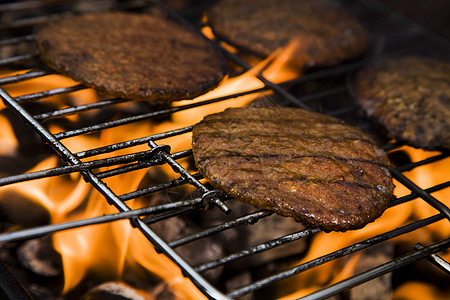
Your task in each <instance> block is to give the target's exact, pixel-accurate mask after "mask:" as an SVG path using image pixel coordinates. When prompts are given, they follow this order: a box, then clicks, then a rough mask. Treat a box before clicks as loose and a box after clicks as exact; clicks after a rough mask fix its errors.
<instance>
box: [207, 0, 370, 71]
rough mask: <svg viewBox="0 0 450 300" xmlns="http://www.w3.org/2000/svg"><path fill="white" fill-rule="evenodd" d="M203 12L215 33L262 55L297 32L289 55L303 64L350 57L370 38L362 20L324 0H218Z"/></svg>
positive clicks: (359, 50) (337, 60)
mask: <svg viewBox="0 0 450 300" xmlns="http://www.w3.org/2000/svg"><path fill="white" fill-rule="evenodd" d="M207 17H208V22H209V23H210V25H211V28H212V30H213V32H214V33H215V34H216V35H217V36H219V37H222V38H223V39H225V40H228V41H229V42H231V43H232V44H233V45H235V46H237V47H239V48H241V49H244V50H248V51H252V52H253V53H255V54H257V55H260V56H263V57H266V56H268V55H270V54H271V53H273V52H274V51H275V50H276V49H277V48H280V47H283V46H286V45H287V44H288V43H289V42H290V41H292V40H293V39H294V38H297V39H298V40H299V45H298V48H297V49H296V51H295V52H294V54H293V55H292V58H291V59H292V60H293V61H294V62H296V63H298V64H299V65H300V66H302V67H303V66H314V65H334V64H337V63H339V62H341V61H343V60H349V59H354V58H355V57H358V56H360V55H361V54H362V53H364V52H365V51H366V49H367V48H368V44H369V37H368V34H367V32H366V31H365V30H364V29H363V27H362V26H361V25H360V23H359V22H358V21H357V20H356V19H355V18H354V17H352V16H351V15H350V14H348V13H347V12H346V11H345V10H344V9H343V8H341V7H340V6H338V5H336V4H335V3H332V2H330V1H326V0H301V1H300V0H283V1H276V0H220V1H219V2H218V3H217V4H216V5H214V6H213V7H212V8H211V9H210V10H209V11H208V12H207Z"/></svg>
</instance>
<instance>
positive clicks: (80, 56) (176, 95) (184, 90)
mask: <svg viewBox="0 0 450 300" xmlns="http://www.w3.org/2000/svg"><path fill="white" fill-rule="evenodd" d="M37 45H38V48H39V50H40V54H41V58H42V60H43V61H44V62H46V63H47V64H48V65H49V66H50V67H52V68H53V69H55V70H57V71H59V72H61V73H63V74H66V75H68V76H70V77H72V78H74V79H75V80H77V81H80V82H82V83H84V84H86V85H87V86H90V87H93V88H96V89H98V90H99V91H101V92H104V93H106V94H110V95H114V96H118V97H124V98H133V99H139V100H150V101H153V102H158V103H166V102H172V101H173V100H182V99H190V98H194V97H196V96H198V95H200V94H202V93H204V92H206V91H208V90H210V89H212V88H213V87H215V86H216V85H217V84H218V83H219V82H220V81H221V80H222V79H223V77H224V76H225V74H226V60H225V57H224V56H223V55H222V54H221V52H220V51H219V50H218V49H216V48H215V47H214V46H213V44H212V43H211V42H210V41H208V40H207V39H205V38H203V37H202V36H201V35H199V34H196V33H194V32H191V31H188V30H187V29H185V28H183V27H182V26H180V25H178V24H176V23H174V22H172V21H169V20H167V19H163V18H162V17H156V16H150V15H138V14H131V13H119V12H109V13H98V14H86V15H80V16H71V17H66V18H63V19H60V20H58V21H55V22H51V23H49V24H47V25H45V26H44V27H43V28H41V29H40V30H39V31H38V33H37Z"/></svg>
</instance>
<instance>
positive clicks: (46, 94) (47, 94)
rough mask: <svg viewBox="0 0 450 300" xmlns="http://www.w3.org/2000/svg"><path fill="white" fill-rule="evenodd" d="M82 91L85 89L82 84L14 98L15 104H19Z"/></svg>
mask: <svg viewBox="0 0 450 300" xmlns="http://www.w3.org/2000/svg"><path fill="white" fill-rule="evenodd" d="M84 89H86V86H84V85H83V84H77V85H74V86H70V87H65V88H57V89H51V90H48V91H43V92H39V93H32V94H27V95H23V96H17V97H15V100H16V101H17V102H19V103H21V102H26V101H32V100H39V99H42V98H46V97H50V96H55V95H59V94H64V93H71V92H76V91H80V90H84Z"/></svg>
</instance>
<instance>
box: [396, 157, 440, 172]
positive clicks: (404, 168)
mask: <svg viewBox="0 0 450 300" xmlns="http://www.w3.org/2000/svg"><path fill="white" fill-rule="evenodd" d="M447 157H448V153H441V154H439V155H435V156H432V157H428V158H426V159H423V160H421V161H418V162H415V163H411V164H407V165H405V166H399V167H397V168H396V169H397V171H399V172H402V173H403V172H406V171H411V170H412V169H414V168H417V167H420V166H423V165H427V164H431V163H434V162H437V161H440V160H442V159H445V158H447Z"/></svg>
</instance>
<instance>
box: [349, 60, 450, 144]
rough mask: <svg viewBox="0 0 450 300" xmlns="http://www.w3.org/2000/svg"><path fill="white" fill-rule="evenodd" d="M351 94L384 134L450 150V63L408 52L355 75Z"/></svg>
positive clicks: (409, 142)
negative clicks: (381, 128) (380, 127)
mask: <svg viewBox="0 0 450 300" xmlns="http://www.w3.org/2000/svg"><path fill="white" fill-rule="evenodd" d="M354 91H355V96H356V99H357V101H358V103H359V104H360V106H361V108H362V110H363V111H364V112H365V113H366V114H367V116H368V117H370V118H371V119H373V120H374V121H375V122H377V123H378V124H380V125H381V126H382V127H383V128H384V129H385V130H386V131H387V133H388V134H389V135H390V136H391V137H393V138H395V139H397V140H399V141H404V142H406V143H407V144H409V145H411V146H414V147H417V148H423V149H429V150H433V149H450V64H449V63H447V62H444V61H438V60H435V59H430V58H425V57H418V56H408V57H403V58H397V59H394V58H392V59H386V60H383V61H381V62H379V63H376V64H374V65H372V66H370V67H368V68H366V69H365V70H363V71H361V72H360V74H358V76H357V78H356V80H355V88H354Z"/></svg>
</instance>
